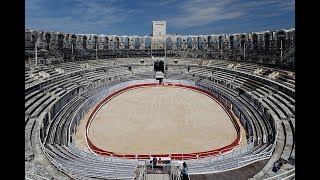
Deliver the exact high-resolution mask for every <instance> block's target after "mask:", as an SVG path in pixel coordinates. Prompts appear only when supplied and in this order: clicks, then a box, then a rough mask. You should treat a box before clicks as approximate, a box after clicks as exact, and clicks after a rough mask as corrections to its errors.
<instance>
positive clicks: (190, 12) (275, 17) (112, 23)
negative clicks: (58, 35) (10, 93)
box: [25, 0, 295, 36]
mask: <svg viewBox="0 0 320 180" xmlns="http://www.w3.org/2000/svg"><path fill="white" fill-rule="evenodd" d="M156 20H161V21H162V20H163V21H167V34H175V33H178V34H180V35H191V34H194V35H199V34H223V33H240V32H255V31H264V30H275V29H288V28H294V27H295V0H162V1H156V0H149V1H147V0H26V1H25V28H28V29H33V30H48V31H57V32H69V33H76V34H77V33H83V34H91V33H92V34H98V35H99V34H106V35H113V34H115V35H139V36H141V35H148V34H151V31H152V29H151V24H152V22H151V21H156Z"/></svg>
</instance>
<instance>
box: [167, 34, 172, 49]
mask: <svg viewBox="0 0 320 180" xmlns="http://www.w3.org/2000/svg"><path fill="white" fill-rule="evenodd" d="M172 46H173V42H172V39H171V38H170V37H167V39H166V48H167V49H172Z"/></svg>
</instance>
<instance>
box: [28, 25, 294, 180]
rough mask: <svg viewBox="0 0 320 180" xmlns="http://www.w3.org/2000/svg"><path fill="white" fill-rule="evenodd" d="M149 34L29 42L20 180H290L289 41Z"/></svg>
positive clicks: (48, 35)
mask: <svg viewBox="0 0 320 180" xmlns="http://www.w3.org/2000/svg"><path fill="white" fill-rule="evenodd" d="M153 27H154V28H153V31H154V32H153V35H154V36H120V35H119V36H117V35H95V34H73V33H64V32H51V31H42V30H41V31H40V30H30V29H26V30H25V46H26V49H25V55H26V56H25V57H26V58H25V65H26V66H25V172H26V173H25V176H26V179H51V178H54V179H139V180H140V179H141V180H142V179H144V180H149V179H153V178H155V177H156V178H158V179H172V180H179V178H180V170H179V169H180V168H181V165H182V163H183V162H186V163H187V165H188V169H189V178H190V179H192V180H197V179H294V178H295V71H294V68H295V30H294V29H279V30H266V31H263V32H246V33H237V34H205V35H178V34H174V35H172V34H165V28H166V23H165V21H154V22H153ZM159 33H160V34H161V36H157V34H159ZM155 156H156V157H157V158H162V159H163V160H164V163H162V164H159V167H155V168H153V167H152V166H151V164H150V160H151V159H152V158H153V157H155ZM274 169H276V170H274Z"/></svg>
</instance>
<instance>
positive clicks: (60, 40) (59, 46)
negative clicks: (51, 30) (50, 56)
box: [58, 34, 64, 48]
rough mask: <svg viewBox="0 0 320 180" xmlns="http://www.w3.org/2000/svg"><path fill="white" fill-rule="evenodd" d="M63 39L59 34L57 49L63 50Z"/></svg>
mask: <svg viewBox="0 0 320 180" xmlns="http://www.w3.org/2000/svg"><path fill="white" fill-rule="evenodd" d="M63 39H64V35H63V34H59V35H58V48H63Z"/></svg>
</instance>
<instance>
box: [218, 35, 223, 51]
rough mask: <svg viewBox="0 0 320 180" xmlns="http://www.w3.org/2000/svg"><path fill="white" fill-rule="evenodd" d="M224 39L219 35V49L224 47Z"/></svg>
mask: <svg viewBox="0 0 320 180" xmlns="http://www.w3.org/2000/svg"><path fill="white" fill-rule="evenodd" d="M222 44H223V39H222V36H219V49H220V50H221V49H222Z"/></svg>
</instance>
